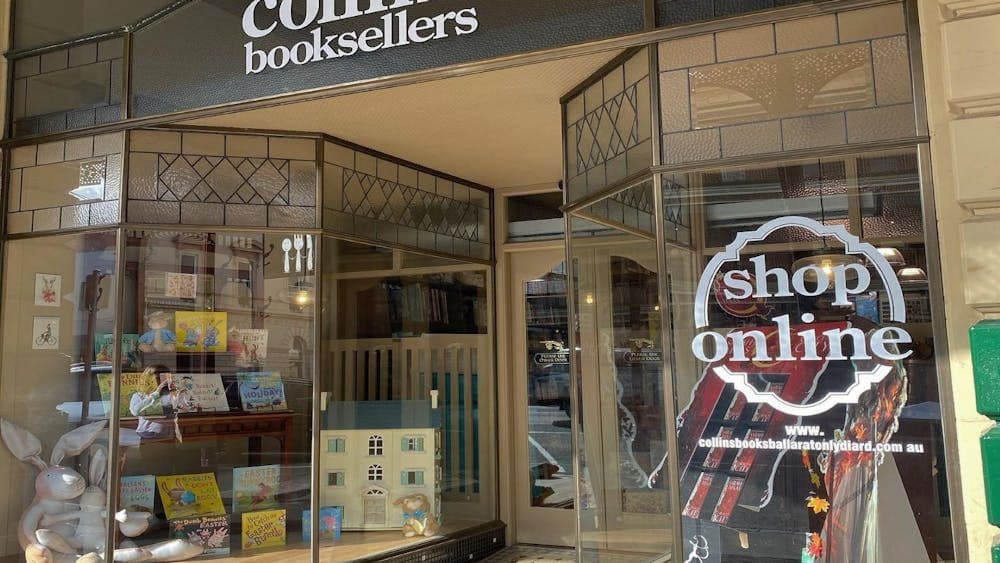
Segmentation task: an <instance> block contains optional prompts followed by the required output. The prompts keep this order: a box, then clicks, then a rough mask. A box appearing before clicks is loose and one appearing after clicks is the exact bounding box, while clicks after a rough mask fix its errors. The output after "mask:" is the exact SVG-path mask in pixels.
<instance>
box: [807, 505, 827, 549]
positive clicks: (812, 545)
mask: <svg viewBox="0 0 1000 563" xmlns="http://www.w3.org/2000/svg"><path fill="white" fill-rule="evenodd" d="M823 502H826V501H823ZM827 504H829V503H827ZM806 551H807V552H808V553H809V555H811V556H813V557H822V556H823V538H821V537H819V534H817V533H816V532H813V533H811V534H809V545H808V546H807V547H806Z"/></svg>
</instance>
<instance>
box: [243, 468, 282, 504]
mask: <svg viewBox="0 0 1000 563" xmlns="http://www.w3.org/2000/svg"><path fill="white" fill-rule="evenodd" d="M280 483H281V466H280V465H260V466H257V467H234V468H233V513H237V512H252V511H254V510H265V509H268V508H278V501H277V500H275V498H274V495H275V493H277V492H278V490H279V486H280Z"/></svg>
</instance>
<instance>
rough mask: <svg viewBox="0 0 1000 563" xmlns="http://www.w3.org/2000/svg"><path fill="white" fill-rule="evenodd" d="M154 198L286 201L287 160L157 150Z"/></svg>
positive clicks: (227, 201) (202, 200)
mask: <svg viewBox="0 0 1000 563" xmlns="http://www.w3.org/2000/svg"><path fill="white" fill-rule="evenodd" d="M159 165H160V173H159V186H158V188H159V189H158V190H157V194H158V199H159V200H161V201H190V202H198V203H252V204H258V205H264V204H275V205H288V190H289V182H288V169H289V161H287V160H275V159H267V160H265V159H259V158H234V157H229V158H222V157H203V156H188V155H173V154H161V155H160V156H159Z"/></svg>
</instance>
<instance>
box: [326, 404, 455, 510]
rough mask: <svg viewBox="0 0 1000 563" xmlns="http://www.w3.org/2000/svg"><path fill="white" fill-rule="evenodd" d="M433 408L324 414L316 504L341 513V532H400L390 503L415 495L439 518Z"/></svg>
mask: <svg viewBox="0 0 1000 563" xmlns="http://www.w3.org/2000/svg"><path fill="white" fill-rule="evenodd" d="M434 399H436V397H434ZM436 402H437V401H436V400H434V401H433V402H432V401H359V402H354V401H343V402H332V403H330V404H329V405H328V406H327V408H326V409H325V410H324V411H323V431H322V434H321V443H322V448H323V454H322V462H321V463H322V465H321V469H322V473H321V475H320V479H321V482H320V486H321V488H322V492H321V495H320V499H321V503H322V505H323V506H341V507H343V510H344V516H343V523H342V529H344V530H398V529H401V528H402V527H403V521H404V514H403V509H402V508H400V507H398V506H395V505H394V504H393V503H394V502H395V501H396V500H397V499H399V498H402V497H406V496H409V495H413V494H417V493H422V494H424V495H426V496H427V498H428V499H430V501H431V507H430V511H431V512H432V513H433V514H434V516H435V517H437V518H440V511H441V508H440V507H441V495H440V489H439V486H438V484H439V483H440V478H441V476H440V463H439V459H440V450H439V448H440V443H441V441H440V429H441V411H440V410H439V409H438V408H437V405H436Z"/></svg>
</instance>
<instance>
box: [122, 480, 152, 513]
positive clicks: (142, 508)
mask: <svg viewBox="0 0 1000 563" xmlns="http://www.w3.org/2000/svg"><path fill="white" fill-rule="evenodd" d="M155 494H156V477H154V476H153V475H136V476H130V477H122V486H121V494H120V496H119V499H118V506H120V507H122V508H123V509H125V510H129V511H133V512H149V513H152V512H153V496H154V495H155Z"/></svg>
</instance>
